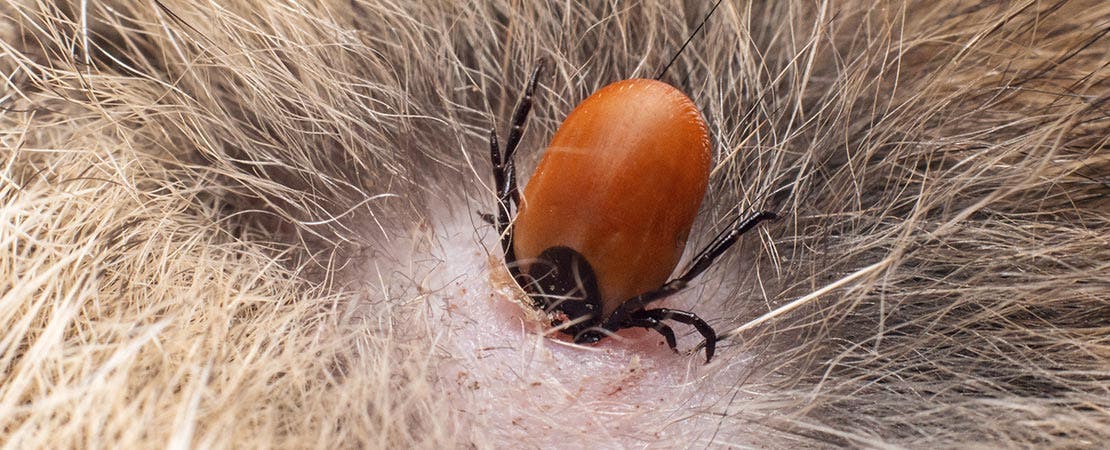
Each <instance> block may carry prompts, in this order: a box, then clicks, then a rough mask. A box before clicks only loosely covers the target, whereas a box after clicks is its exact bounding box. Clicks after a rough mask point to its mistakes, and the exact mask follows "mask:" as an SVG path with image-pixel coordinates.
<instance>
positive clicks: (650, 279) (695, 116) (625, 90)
mask: <svg viewBox="0 0 1110 450" xmlns="http://www.w3.org/2000/svg"><path fill="white" fill-rule="evenodd" d="M710 159H711V153H710V144H709V132H708V129H707V127H706V125H705V121H704V120H702V117H701V114H700V113H699V112H698V110H697V107H696V106H695V105H694V103H693V102H692V101H691V100H690V99H689V97H687V96H686V95H685V94H683V93H682V92H680V91H678V90H677V89H675V88H673V87H671V86H670V85H668V84H666V83H662V82H659V81H654V80H645V79H631V80H624V81H619V82H616V83H613V84H610V85H608V86H606V87H604V88H602V89H601V90H599V91H597V92H596V93H594V94H593V95H591V96H590V97H588V98H586V99H585V100H583V101H582V103H580V104H579V105H578V107H576V108H575V109H574V111H572V112H571V113H570V115H568V116H567V118H566V120H565V121H564V122H563V124H562V125H561V126H560V127H559V130H558V131H556V133H555V136H554V137H553V138H552V140H551V145H550V146H549V147H548V148H547V151H546V152H545V153H544V155H543V159H542V160H541V161H540V163H539V166H538V167H537V168H536V171H535V172H534V173H533V175H532V178H531V179H530V180H528V184H527V186H526V187H525V188H524V192H523V199H522V204H521V207H520V212H519V214H518V215H517V218H516V222H515V225H514V230H515V233H514V236H513V247H514V249H515V251H516V256H517V258H518V259H519V260H520V262H521V264H522V269H524V271H527V267H528V264H529V262H528V261H529V259H533V258H536V257H537V256H539V255H540V253H542V252H543V251H544V250H545V249H548V248H551V247H556V246H565V247H569V248H571V249H574V250H576V251H578V252H579V253H581V254H582V255H583V256H584V257H585V258H586V260H587V261H589V263H590V264H591V265H592V267H593V269H594V271H595V273H596V276H597V282H598V286H599V288H600V294H601V299H602V306H603V312H602V314H601V316H602V317H606V316H608V315H609V314H611V313H612V312H613V310H615V309H616V307H617V306H619V305H620V303H621V302H623V301H625V300H627V299H629V298H631V297H633V296H635V295H638V294H641V293H644V292H647V291H650V290H653V289H656V288H658V287H659V286H660V285H662V284H663V283H664V282H666V281H667V278H668V277H669V276H670V274H671V273H672V272H673V271H674V268H675V266H676V265H677V264H678V260H679V258H681V256H682V252H683V250H684V249H685V247H686V238H687V237H688V236H689V234H690V228H691V226H692V225H693V222H694V218H695V216H696V215H697V212H698V208H699V207H700V206H701V200H702V197H703V196H704V195H705V190H706V185H707V183H708V178H709V168H710V167H709V166H710Z"/></svg>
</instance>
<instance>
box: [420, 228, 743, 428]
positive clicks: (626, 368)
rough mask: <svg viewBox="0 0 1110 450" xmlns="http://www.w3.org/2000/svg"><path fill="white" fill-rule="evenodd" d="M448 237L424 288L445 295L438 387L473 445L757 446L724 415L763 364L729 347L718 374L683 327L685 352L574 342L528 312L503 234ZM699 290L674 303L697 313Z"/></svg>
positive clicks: (624, 335)
mask: <svg viewBox="0 0 1110 450" xmlns="http://www.w3.org/2000/svg"><path fill="white" fill-rule="evenodd" d="M476 226H477V231H475V227H476ZM438 231H439V232H438V233H437V236H435V237H434V238H433V240H434V241H436V242H437V245H434V246H433V247H434V248H433V250H432V253H433V256H434V257H435V258H436V259H438V260H439V262H440V264H438V267H437V268H436V269H435V270H433V271H432V272H431V273H429V274H428V278H427V279H425V281H424V283H423V284H425V285H426V286H429V287H440V288H439V289H436V290H435V291H432V292H431V293H430V294H429V296H428V300H427V306H428V307H429V308H430V309H431V311H430V312H431V314H430V315H429V320H431V321H432V322H433V323H431V324H430V325H431V326H432V329H436V330H439V333H438V336H437V338H436V339H437V340H436V342H435V343H434V345H435V348H436V353H437V354H442V355H445V358H444V360H443V362H442V364H440V366H439V370H438V375H439V377H440V378H439V379H438V380H437V381H436V383H437V385H438V388H439V389H441V390H442V391H443V392H446V394H447V396H448V398H449V399H450V403H451V404H452V405H453V406H454V408H455V409H456V410H457V411H458V412H459V418H460V420H461V422H462V425H463V426H462V427H461V428H462V429H463V430H473V433H472V435H470V436H466V437H465V438H463V439H464V441H465V440H470V441H472V442H475V443H479V444H480V446H481V444H487V445H492V446H495V447H504V446H507V445H512V446H518V447H520V448H534V447H543V448H551V447H552V446H555V447H566V448H576V447H582V446H585V445H590V446H594V447H602V448H605V447H609V446H617V447H622V446H629V445H632V446H638V445H645V444H650V445H662V446H665V447H670V446H683V447H684V446H688V445H691V444H695V443H701V444H702V445H704V444H706V443H709V442H711V441H712V442H716V443H725V442H728V443H740V442H746V441H748V440H749V439H750V435H749V434H747V433H744V432H743V431H744V430H739V429H737V427H738V426H737V424H736V422H728V423H726V424H723V425H722V423H721V421H722V419H721V417H722V414H727V413H729V412H734V411H736V410H737V409H739V408H741V407H742V406H743V404H744V403H745V402H744V399H745V398H747V397H749V394H745V393H744V392H743V391H742V390H741V389H742V381H743V379H744V377H745V376H747V369H746V368H747V366H749V365H750V360H751V355H746V354H740V353H737V351H735V349H733V348H729V346H728V345H727V344H728V343H727V342H722V344H724V345H722V346H721V348H719V349H718V352H717V356H716V357H715V358H714V360H713V362H712V363H711V364H709V365H706V364H705V363H704V362H705V356H704V353H703V352H700V351H699V352H698V353H697V354H689V351H690V350H691V349H693V348H694V347H695V346H696V345H697V344H698V343H700V342H701V339H702V338H701V336H700V335H699V334H698V333H696V332H694V331H693V330H692V328H690V327H688V326H685V325H681V324H674V329H675V332H676V334H677V335H678V337H679V340H678V341H679V342H678V344H679V345H678V348H679V350H680V351H682V352H686V353H682V354H678V353H675V352H673V351H671V350H670V349H669V348H667V346H666V343H665V342H664V340H663V337H662V336H660V335H659V334H658V333H655V332H648V331H646V330H640V329H633V330H622V331H621V332H620V333H618V335H617V336H613V337H611V338H608V339H605V340H603V341H602V342H600V343H598V344H596V345H592V346H580V345H576V344H573V343H572V342H570V340H569V339H568V338H567V337H566V336H564V335H562V334H560V333H557V332H555V331H553V330H551V329H550V326H549V324H547V323H546V322H545V321H544V320H543V319H542V318H541V317H540V314H539V313H537V312H535V311H532V310H531V309H530V308H528V307H526V306H524V304H522V303H521V302H522V297H520V296H521V295H523V293H522V292H521V291H519V289H518V288H516V286H515V284H513V283H512V282H511V281H510V279H509V276H508V272H507V271H506V270H505V267H504V264H503V263H502V260H501V255H500V251H499V250H498V247H497V245H496V243H495V238H496V236H494V235H493V233H492V227H489V226H486V225H485V224H482V223H481V222H478V223H475V222H474V221H473V220H469V219H462V220H458V219H456V220H453V221H447V222H445V226H444V227H443V228H440V229H439V230H438ZM705 278H708V277H705ZM699 281H700V282H702V283H704V282H705V281H706V280H699ZM699 291H700V290H699V289H697V286H696V285H695V286H694V287H693V288H692V289H690V290H689V291H688V292H685V293H682V294H680V295H677V296H675V297H674V298H673V299H669V300H668V301H667V302H666V303H667V304H668V305H669V306H674V307H680V308H681V307H688V306H692V305H695V302H694V300H695V299H696V298H697V296H698V295H699V293H700V292H699ZM713 304H714V302H713V301H712V299H702V301H700V302H697V303H696V308H691V309H696V311H697V312H698V313H699V314H701V315H703V317H707V318H709V319H713V318H717V317H720V315H721V311H719V310H717V309H716V308H714V307H713ZM711 322H712V320H711ZM719 326H720V325H719V324H718V327H719Z"/></svg>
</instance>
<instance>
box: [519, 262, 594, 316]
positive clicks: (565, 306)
mask: <svg viewBox="0 0 1110 450" xmlns="http://www.w3.org/2000/svg"><path fill="white" fill-rule="evenodd" d="M522 278H524V280H522V281H524V282H522V283H521V285H522V286H523V287H524V290H525V292H527V293H528V295H529V297H531V298H532V301H533V302H534V304H535V306H536V307H537V308H542V309H543V310H544V311H546V312H547V313H548V314H550V315H551V318H552V320H551V324H552V325H553V326H557V327H560V331H562V332H563V333H565V334H568V335H571V336H577V335H579V334H581V333H582V332H583V331H585V330H587V329H589V328H591V327H595V326H597V325H598V324H600V323H601V311H602V308H601V294H600V292H599V291H598V288H597V277H596V275H595V274H594V270H593V268H592V267H591V266H590V263H589V261H587V260H586V258H585V256H583V255H582V254H581V253H578V252H577V251H575V250H574V249H572V248H569V247H551V248H548V249H547V250H544V251H543V253H540V256H539V257H538V258H536V260H535V261H533V262H532V263H531V264H530V266H529V268H528V270H527V272H526V273H525V274H523V277H522Z"/></svg>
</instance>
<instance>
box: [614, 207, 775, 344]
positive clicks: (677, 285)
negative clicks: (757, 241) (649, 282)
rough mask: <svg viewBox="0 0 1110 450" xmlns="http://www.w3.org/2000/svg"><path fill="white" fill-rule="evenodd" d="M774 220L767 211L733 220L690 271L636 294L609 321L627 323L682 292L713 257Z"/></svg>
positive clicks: (703, 252)
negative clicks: (745, 235)
mask: <svg viewBox="0 0 1110 450" xmlns="http://www.w3.org/2000/svg"><path fill="white" fill-rule="evenodd" d="M776 218H778V215H776V214H775V213H772V212H767V211H760V212H757V213H755V214H752V215H750V216H748V217H746V218H744V219H743V220H740V218H739V217H737V218H736V219H735V220H734V221H733V223H732V226H730V227H729V228H728V229H727V230H725V231H722V232H721V233H720V234H718V235H717V237H715V238H713V242H710V243H709V245H707V246H705V248H704V249H702V251H700V252H698V255H697V256H695V257H694V261H693V263H691V264H690V268H689V269H686V272H684V273H683V274H682V276H680V277H678V278H675V279H673V280H671V281H668V282H667V284H664V285H663V286H662V287H660V288H659V289H656V290H654V291H651V292H646V293H643V294H640V295H638V296H636V297H633V298H632V299H629V300H628V301H626V302H624V303H622V304H621V306H620V307H619V308H617V310H616V311H615V312H613V316H612V317H613V320H615V321H618V322H619V321H621V320H627V319H626V318H627V317H629V316H630V315H631V314H633V313H634V312H635V311H639V310H642V309H644V307H645V306H647V305H648V304H649V303H651V302H654V301H656V300H660V299H663V298H666V297H669V296H671V295H673V294H675V293H677V292H678V291H681V290H683V289H685V288H686V285H688V284H690V281H691V280H693V279H694V278H696V277H697V276H698V275H701V273H702V272H705V269H708V268H709V266H710V265H712V264H713V261H714V260H716V259H717V257H719V256H721V254H723V253H724V252H725V250H728V248H729V247H732V245H733V244H735V243H736V241H737V240H739V239H740V235H742V234H744V233H745V232H747V231H748V230H750V229H752V228H753V227H755V226H756V225H757V224H759V222H762V221H764V220H770V219H776Z"/></svg>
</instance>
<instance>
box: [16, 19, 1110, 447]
mask: <svg viewBox="0 0 1110 450" xmlns="http://www.w3.org/2000/svg"><path fill="white" fill-rule="evenodd" d="M577 3H578V2H550V3H539V2H499V1H490V2H478V3H469V2H446V1H441V0H429V1H420V2H375V1H365V2H357V1H356V2H280V1H275V2H247V1H241V0H236V1H220V2H192V1H180V0H157V1H155V0H144V1H135V2H128V1H114V2H83V1H68V2H49V1H13V0H7V1H5V2H3V3H0V72H2V73H3V75H4V80H0V86H2V87H0V107H2V108H3V112H2V116H0V124H2V125H0V147H2V149H3V152H2V156H3V171H2V172H0V177H2V178H0V201H2V207H0V217H2V220H0V246H2V248H3V253H2V254H0V280H2V281H0V286H2V290H0V293H2V297H0V328H2V331H0V443H4V444H5V445H6V446H8V447H13V448H28V447H50V448H58V447H101V446H109V447H162V446H173V447H190V446H218V447H224V446H228V447H267V446H281V447H303V446H319V447H327V448H333V447H378V448H386V447H389V448H397V447H429V448H443V447H458V446H467V445H479V446H487V445H489V446H496V445H498V444H499V442H497V441H496V439H493V438H490V437H489V436H485V437H483V436H482V432H481V430H478V431H474V430H470V429H469V428H468V427H470V424H471V423H472V417H471V416H470V413H468V411H467V410H466V409H465V408H459V407H457V405H453V404H451V403H450V402H449V401H448V400H447V399H446V398H445V396H444V395H443V393H442V390H443V384H444V383H447V382H448V381H451V380H443V379H442V378H441V377H440V376H439V375H438V372H437V371H436V367H437V366H438V365H439V364H441V362H442V361H443V360H444V359H445V358H447V357H448V356H449V355H444V354H443V352H441V351H437V350H436V348H438V347H437V345H438V343H439V342H441V341H444V340H449V339H451V336H450V335H449V334H446V333H445V332H444V331H443V330H440V329H438V328H437V327H436V326H435V325H434V324H435V323H436V322H435V321H434V320H430V319H429V317H430V315H432V313H429V312H428V311H429V309H430V308H431V307H432V306H431V305H434V304H436V303H435V302H434V301H433V299H435V298H436V296H437V291H436V290H429V289H428V288H427V287H426V286H425V285H424V283H423V281H422V279H421V277H422V276H423V275H422V274H427V273H433V272H435V271H436V270H437V269H436V267H438V266H437V264H436V263H435V261H432V262H430V263H429V258H431V256H430V255H433V254H436V253H435V252H434V251H432V249H434V248H437V246H438V245H439V243H437V241H436V236H437V234H436V233H435V232H434V231H433V230H437V229H441V228H442V227H445V226H447V225H445V223H447V222H448V221H449V218H458V217H473V213H474V211H481V210H490V209H492V207H493V206H492V205H493V203H492V202H493V196H492V194H491V192H490V190H489V189H488V187H487V184H488V182H489V181H488V180H489V176H488V172H489V167H488V162H487V159H486V158H487V156H486V155H487V153H486V152H487V150H486V144H485V139H486V135H487V133H488V129H489V127H490V126H491V124H497V125H498V129H499V130H501V129H502V128H503V127H504V124H505V123H506V120H507V117H508V115H509V113H510V111H511V108H512V105H513V103H514V102H515V100H516V97H517V95H518V94H519V92H520V89H521V87H522V86H523V83H524V80H525V79H526V77H527V76H528V74H529V73H530V72H531V69H532V68H533V67H534V65H535V64H536V61H538V60H541V59H542V60H544V61H546V64H547V67H548V69H549V70H548V72H547V73H548V75H547V76H545V77H544V78H543V80H542V83H541V84H542V87H541V92H540V95H539V98H538V100H537V107H536V110H535V113H534V117H533V119H532V121H531V124H530V129H529V134H528V135H527V138H526V139H525V142H524V145H523V147H522V148H525V149H529V150H527V151H525V150H522V153H521V158H522V163H523V165H524V166H525V167H526V168H530V167H531V165H532V164H534V162H535V157H536V155H537V154H538V151H537V150H538V149H539V148H541V147H542V145H543V142H544V140H545V139H546V137H547V136H550V135H551V132H552V131H553V129H554V127H555V126H557V124H558V122H559V120H560V119H561V117H563V116H564V115H565V114H566V112H568V111H569V110H570V109H571V108H572V107H573V105H574V104H576V103H577V102H578V101H580V100H581V99H582V98H584V97H585V96H586V95H588V94H589V93H590V92H592V91H594V90H596V89H597V88H599V87H600V86H602V85H604V84H607V83H609V82H612V81H615V80H619V79H623V78H628V77H632V76H641V77H651V76H654V75H655V72H656V71H657V70H658V69H659V67H661V66H662V64H663V63H664V62H665V61H666V60H667V59H669V57H670V56H671V55H672V54H673V52H674V51H675V49H676V48H677V47H678V45H680V43H681V42H682V40H683V39H685V37H686V36H687V35H688V34H689V32H690V30H691V29H692V28H693V27H694V26H696V25H697V23H698V22H699V21H700V19H701V17H702V15H703V14H705V12H706V11H707V10H708V7H709V5H708V4H706V3H708V2H687V3H682V2H674V1H654V0H652V1H641V2H592V3H593V4H588V5H578V4H577ZM754 3H756V4H754V5H753V4H751V3H749V2H726V3H725V4H722V6H721V7H720V9H719V10H718V11H717V12H716V14H715V15H714V16H713V17H712V19H710V20H709V22H708V24H707V26H706V29H705V30H704V31H703V34H701V35H699V36H697V37H696V38H695V39H694V40H693V42H692V44H691V46H690V47H689V48H688V49H687V50H686V51H685V52H684V53H683V54H682V55H681V57H680V58H679V60H678V62H677V63H676V64H675V65H674V66H673V67H671V69H670V70H669V71H668V73H667V75H666V76H665V77H664V79H665V80H667V81H669V82H671V83H672V84H675V85H676V86H678V87H679V88H680V89H682V90H684V91H685V92H686V93H687V94H689V95H690V96H691V97H692V98H693V99H694V100H695V102H696V103H697V104H698V105H699V106H700V107H701V108H702V110H703V113H704V114H705V115H706V119H707V121H708V123H709V124H710V127H711V128H712V130H713V134H714V136H715V137H716V139H717V141H716V142H715V149H716V151H717V155H716V161H717V162H718V165H717V166H716V167H715V169H714V172H713V177H712V180H711V188H710V191H711V194H710V195H711V198H707V200H706V206H705V207H703V214H702V218H701V219H700V222H699V223H700V225H699V229H698V230H696V233H695V235H694V236H704V235H706V234H708V233H711V232H712V231H713V230H715V229H716V227H717V226H719V225H720V224H721V223H722V222H723V221H724V220H727V218H728V214H730V213H732V212H733V211H735V205H737V204H740V205H744V206H745V207H749V206H754V207H759V208H766V209H771V210H775V211H779V212H780V213H781V214H782V215H783V216H784V217H785V219H784V220H782V221H780V222H777V223H775V224H771V225H768V226H765V227H763V228H762V229H761V231H760V232H759V233H753V235H752V237H749V238H747V239H746V240H747V243H746V244H745V245H743V246H742V247H741V250H737V251H732V252H730V253H729V254H728V256H727V257H726V258H725V261H724V262H723V267H721V268H720V269H717V270H716V271H714V272H713V273H712V274H710V275H708V276H707V277H705V278H706V279H705V280H703V281H702V283H704V284H705V286H706V288H705V291H707V292H717V293H718V294H719V297H720V298H723V299H727V300H725V303H723V305H722V306H721V307H722V309H723V310H724V311H726V312H727V313H726V314H725V316H726V317H724V318H722V319H720V320H716V321H714V325H715V326H716V327H717V328H718V329H719V330H720V331H722V332H728V331H729V330H737V332H736V333H735V336H734V339H732V341H731V344H730V345H726V346H725V348H723V349H722V350H720V351H719V353H718V354H719V355H721V356H719V358H726V359H727V358H729V354H730V353H732V354H734V355H735V354H740V353H741V352H748V353H750V354H754V355H756V357H755V358H754V363H753V364H752V365H751V367H750V368H749V369H748V370H747V372H746V373H747V375H746V376H745V377H744V378H742V379H737V380H736V383H735V389H736V392H737V397H736V398H733V399H731V400H729V399H724V400H722V402H723V403H722V405H723V406H722V407H721V408H720V409H718V410H698V411H690V412H689V414H692V415H694V416H698V415H702V416H705V417H712V418H713V420H715V421H716V430H717V433H714V434H706V435H698V436H691V437H686V439H687V440H683V439H684V437H683V436H671V437H669V438H668V439H671V440H670V441H667V442H670V444H671V445H678V444H679V443H682V442H685V443H688V444H690V445H698V446H704V445H722V446H723V445H729V444H730V443H731V442H733V441H730V440H729V439H730V437H729V436H732V434H735V433H733V432H732V431H730V430H746V431H745V433H749V437H748V439H751V440H752V441H754V442H761V443H763V444H765V445H767V446H791V445H797V444H800V443H808V444H810V445H823V444H829V443H832V444H841V445H844V444H847V445H855V446H917V447H926V446H928V447H933V446H958V445H966V444H970V445H983V446H1038V447H1042V446H1052V447H1085V446H1096V445H1099V444H1105V442H1108V441H1110V415H1108V413H1107V411H1110V392H1108V388H1107V387H1108V386H1110V342H1108V338H1107V336H1110V325H1108V324H1110V231H1108V230H1110V227H1108V225H1110V201H1108V199H1107V195H1108V194H1110V181H1108V178H1107V174H1108V173H1110V153H1107V151H1106V146H1107V140H1108V138H1110V133H1108V129H1110V118H1108V117H1110V116H1108V114H1110V104H1108V101H1107V100H1108V98H1110V82H1108V79H1110V68H1108V67H1107V61H1108V58H1110V53H1108V48H1110V46H1108V42H1110V41H1108V39H1107V32H1108V29H1110V28H1108V27H1110V4H1108V3H1107V2H1104V1H1097V0H1092V1H1086V2H1084V1H1076V2H1068V1H1059V2H1032V1H1029V2H1000V3H990V4H985V3H984V2H979V1H966V2H960V1H951V0H943V1H937V2H914V3H910V4H904V3H899V2H882V3H880V4H878V5H876V4H874V3H873V2H871V1H841V2H754ZM565 8H570V9H565ZM522 172H523V173H524V174H527V172H528V171H527V170H522ZM450 220H456V221H457V219H450ZM465 223H472V225H469V226H470V227H472V228H473V229H476V230H481V229H484V227H485V226H484V225H483V224H481V223H480V222H478V221H474V220H471V219H466V222H465ZM494 239H495V237H494V236H489V235H488V234H487V235H486V238H485V242H486V245H487V246H488V248H490V249H493V248H496V246H495V245H494ZM692 241H695V242H705V241H706V238H701V239H700V240H699V239H698V238H694V239H692ZM760 241H761V242H760ZM695 245H696V244H695ZM493 255H494V256H495V257H496V255H497V254H496V252H494V253H493ZM745 260H747V261H745ZM425 266H426V267H428V268H429V269H428V271H424V269H421V267H425ZM823 288H827V289H823ZM814 294H819V295H814ZM791 302H794V303H791ZM783 305H790V307H789V308H787V309H778V308H780V307H782V306H783ZM772 311H776V312H777V313H775V314H772V316H773V317H769V318H765V319H760V320H758V321H755V322H752V320H753V319H756V318H759V317H760V316H764V315H765V314H768V313H769V312H772ZM745 324H747V325H745ZM695 382H696V381H695ZM741 396H742V401H741V400H738V399H739V398H741ZM633 406H634V405H633ZM564 413H565V412H564ZM730 433H731V434H730ZM736 433H738V431H737V432H736ZM617 437H618V438H619V437H620V436H617ZM615 442H620V441H619V440H618V441H615ZM628 442H640V444H636V445H642V444H643V442H642V441H631V440H630V441H628ZM501 444H504V443H501ZM630 445H632V444H630Z"/></svg>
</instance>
